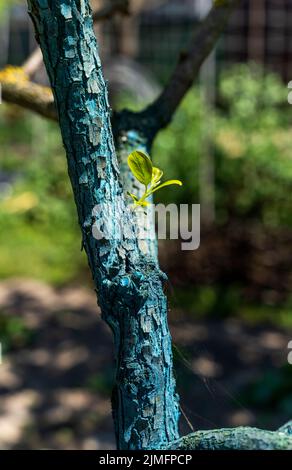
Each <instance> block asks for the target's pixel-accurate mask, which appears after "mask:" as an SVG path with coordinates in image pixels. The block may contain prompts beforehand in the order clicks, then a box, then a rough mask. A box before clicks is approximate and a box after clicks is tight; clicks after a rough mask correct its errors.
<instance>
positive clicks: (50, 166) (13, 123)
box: [0, 65, 292, 314]
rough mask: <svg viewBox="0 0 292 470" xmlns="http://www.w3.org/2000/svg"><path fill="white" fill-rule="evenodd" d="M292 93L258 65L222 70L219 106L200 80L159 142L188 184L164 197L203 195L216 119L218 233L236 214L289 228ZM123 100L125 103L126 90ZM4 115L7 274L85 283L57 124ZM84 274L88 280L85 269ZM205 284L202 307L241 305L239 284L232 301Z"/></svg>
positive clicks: (1, 264) (173, 171)
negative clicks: (207, 138)
mask: <svg viewBox="0 0 292 470" xmlns="http://www.w3.org/2000/svg"><path fill="white" fill-rule="evenodd" d="M286 99H287V90H286V89H285V87H284V85H283V84H282V82H281V81H280V79H279V78H277V76H276V75H273V74H264V73H263V72H262V70H261V69H260V68H258V67H256V66H247V65H240V66H236V67H235V68H232V69H230V70H228V71H226V72H224V73H223V74H222V75H221V77H220V78H219V83H218V96H217V100H218V106H217V107H216V109H215V110H214V111H212V113H209V112H207V108H206V105H205V101H204V95H203V93H202V91H201V89H200V87H199V86H196V87H194V88H193V90H192V91H191V92H190V93H189V94H188V96H187V97H186V98H185V99H184V101H183V103H182V105H181V106H180V108H179V110H178V112H177V114H176V115H175V117H174V120H173V122H172V124H171V125H170V127H169V128H168V129H167V130H164V131H162V132H161V133H160V135H159V136H158V138H157V140H156V142H155V144H154V148H153V155H152V156H153V159H154V162H155V163H156V164H157V165H158V166H159V167H161V168H163V169H164V170H165V171H166V173H167V177H168V178H180V179H181V180H182V181H183V183H184V185H183V187H182V188H179V189H177V188H174V189H173V188H170V189H169V188H165V189H164V190H163V191H161V193H160V194H159V196H158V197H159V201H158V202H164V203H170V202H174V203H177V204H180V203H187V202H189V203H198V202H199V200H200V183H199V173H200V158H201V157H200V155H201V149H202V146H203V145H204V144H203V139H204V137H203V136H204V128H206V127H208V126H210V125H212V135H211V146H212V153H213V155H214V161H215V223H214V227H213V229H212V230H213V231H216V230H217V228H218V227H225V226H228V225H230V224H231V223H232V222H233V221H236V222H237V223H238V224H240V223H242V224H244V225H245V226H246V225H248V224H251V225H252V224H254V223H256V224H257V227H260V229H261V230H262V231H265V230H267V229H270V228H272V229H273V230H274V229H275V230H280V229H282V228H285V229H291V230H292V213H291V205H290V198H289V197H288V195H289V192H290V191H291V188H292V158H291V145H290V132H291V117H290V116H289V113H290V109H289V107H288V106H287V105H286V104H285V100H286ZM121 101H122V103H123V104H125V97H123V98H121ZM128 104H129V103H128ZM0 113H1V114H0V120H1V128H0V129H1V130H0V144H1V149H2V152H1V160H0V164H1V181H0V194H1V205H0V221H1V232H0V276H1V278H3V279H4V278H7V277H9V276H15V275H16V276H24V277H35V278H39V279H42V280H45V281H48V282H50V283H53V284H56V285H62V284H66V283H68V282H72V281H76V282H81V279H83V280H84V273H86V272H87V268H86V260H85V256H84V254H83V253H81V252H79V250H78V249H76V247H78V246H80V234H79V228H78V224H77V221H76V214H75V208H74V202H73V197H72V191H71V188H70V185H69V182H68V176H67V168H66V160H65V157H64V152H63V148H62V144H61V138H60V135H59V130H58V128H57V126H56V125H55V124H53V123H49V122H46V121H44V120H43V119H41V118H39V117H36V116H33V115H32V114H30V113H27V112H24V111H22V110H19V109H17V108H14V107H11V106H9V107H8V106H5V105H2V106H1V109H0ZM211 123H212V124H211ZM216 227H217V228H216ZM8 234H9V236H7V235H8ZM165 249H166V250H167V244H166V245H165ZM242 263H244V253H242ZM85 279H87V282H90V280H89V277H88V275H85ZM83 282H84V281H83ZM182 282H183V280H182ZM225 287H226V286H225ZM202 289H203V290H202V291H201V293H199V294H198V295H199V297H200V298H202V299H205V300H202V302H201V301H200V300H199V298H198V297H197V295H196V296H195V301H196V303H197V305H199V306H200V305H201V304H202V305H203V306H202V309H201V311H202V312H203V313H204V314H207V313H208V312H211V311H213V310H216V311H217V312H218V307H217V303H220V305H221V308H220V311H222V312H224V311H225V314H228V311H229V310H232V309H233V306H234V305H235V306H236V304H238V303H240V302H241V300H240V295H239V294H238V293H235V291H236V288H235V287H234V286H233V287H232V291H230V292H229V291H228V292H227V291H226V295H227V297H228V298H229V299H231V300H230V301H227V305H225V304H226V302H225V303H224V302H223V303H222V295H221V294H219V291H220V289H218V288H217V287H216V286H215V287H210V286H209V287H208V286H207V287H206V288H204V287H203V286H202ZM196 290H197V289H196ZM199 290H200V289H199ZM202 292H203V293H202ZM191 294H192V295H195V289H193V290H192V292H191ZM216 299H218V302H216ZM219 300H220V302H219ZM227 300H228V299H227ZM229 303H231V305H230V306H228V304H229ZM233 304H234V305H233ZM199 310H200V308H199Z"/></svg>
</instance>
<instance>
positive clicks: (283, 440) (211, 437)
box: [168, 421, 292, 450]
mask: <svg viewBox="0 0 292 470" xmlns="http://www.w3.org/2000/svg"><path fill="white" fill-rule="evenodd" d="M291 429H292V421H290V422H289V423H287V424H286V425H285V426H283V427H282V428H280V429H279V430H278V431H263V430H262V429H257V428H250V427H238V428H232V429H224V428H223V429H215V430H210V431H197V432H194V433H192V434H189V435H188V436H185V437H182V438H181V439H178V440H177V441H175V442H173V443H172V444H170V445H169V447H168V448H169V449H172V450H292V435H291Z"/></svg>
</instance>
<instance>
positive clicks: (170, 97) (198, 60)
mask: <svg viewBox="0 0 292 470" xmlns="http://www.w3.org/2000/svg"><path fill="white" fill-rule="evenodd" d="M239 2H240V0H217V1H215V2H214V6H213V7H212V9H211V11H210V13H209V14H208V16H207V17H206V18H205V19H204V20H203V22H202V23H201V24H200V26H199V27H198V28H197V29H196V31H195V32H194V34H193V37H192V39H191V41H190V45H189V47H188V50H187V51H186V52H185V53H182V54H181V56H180V59H179V62H178V64H177V66H176V68H175V69H174V72H173V74H172V76H171V78H170V80H169V82H168V84H167V85H166V87H165V88H164V90H163V91H162V93H161V95H160V96H159V97H158V98H157V99H156V100H155V101H154V102H153V103H152V104H150V106H148V107H147V108H146V109H145V110H143V111H142V112H141V113H138V114H137V113H131V112H129V111H124V112H122V113H120V116H117V119H118V120H120V119H121V120H122V121H123V122H127V121H128V123H127V127H128V128H129V129H130V128H132V129H137V128H138V129H139V128H140V127H141V128H145V127H148V129H149V131H148V132H149V136H150V138H152V139H153V137H155V135H156V133H157V132H158V131H159V130H160V129H162V128H164V127H166V126H167V125H168V124H169V122H170V121H171V119H172V116H173V114H174V113H175V111H176V109H177V108H178V106H179V104H180V102H181V100H182V99H183V97H184V96H185V94H186V93H187V91H188V90H189V89H190V87H191V85H192V84H193V82H194V80H195V79H196V77H197V75H198V72H199V70H200V67H201V65H202V63H203V62H204V60H205V59H206V58H207V56H208V55H209V53H210V52H211V51H212V49H213V48H214V45H215V44H216V42H217V40H218V38H219V36H220V34H221V33H222V31H223V29H224V28H225V26H226V23H227V21H228V19H229V17H230V15H231V13H232V12H233V10H234V9H235V7H236V6H237V5H238V4H239Z"/></svg>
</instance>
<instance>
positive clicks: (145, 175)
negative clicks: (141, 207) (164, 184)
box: [128, 150, 153, 186]
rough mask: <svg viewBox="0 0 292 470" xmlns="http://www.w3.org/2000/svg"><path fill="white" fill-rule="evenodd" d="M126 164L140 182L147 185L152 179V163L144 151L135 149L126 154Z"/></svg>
mask: <svg viewBox="0 0 292 470" xmlns="http://www.w3.org/2000/svg"><path fill="white" fill-rule="evenodd" d="M128 165H129V167H130V169H131V172H132V173H133V175H134V176H135V178H137V180H138V181H140V183H142V184H144V185H145V186H148V184H149V183H151V179H152V168H153V167H152V163H151V160H150V158H149V157H148V155H146V153H144V152H141V151H140V150H135V151H134V152H132V153H130V155H129V156H128Z"/></svg>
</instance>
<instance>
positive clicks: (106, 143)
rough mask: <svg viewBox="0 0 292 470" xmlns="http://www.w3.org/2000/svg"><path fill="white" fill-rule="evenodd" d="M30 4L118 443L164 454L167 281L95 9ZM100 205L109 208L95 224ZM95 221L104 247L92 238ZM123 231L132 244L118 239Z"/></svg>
mask: <svg viewBox="0 0 292 470" xmlns="http://www.w3.org/2000/svg"><path fill="white" fill-rule="evenodd" d="M28 4H29V12H30V15H31V17H32V20H33V23H34V26H35V30H36V37H37V40H38V42H39V44H40V46H41V49H42V52H43V56H44V62H45V65H46V68H47V72H48V75H49V78H50V82H51V85H52V89H53V92H54V96H55V102H56V106H57V110H58V115H59V122H60V127H61V131H62V136H63V142H64V146H65V149H66V153H67V160H68V169H69V175H70V179H71V183H72V187H73V191H74V197H75V202H76V206H77V209H78V217H79V223H80V226H81V230H82V237H83V246H84V248H85V250H86V253H87V255H88V260H89V265H90V268H91V271H92V275H93V279H94V283H95V286H96V289H97V291H98V295H99V303H100V306H101V309H102V316H103V318H104V319H105V320H106V322H107V323H108V324H109V325H110V327H111V328H112V331H113V334H114V342H115V351H116V360H117V375H116V386H115V390H114V393H113V416H114V421H115V430H116V437H117V445H118V448H119V449H151V448H158V449H159V448H162V447H165V446H166V445H167V443H169V442H171V441H173V440H174V439H176V438H177V437H178V417H179V413H178V399H177V396H176V394H175V383H174V379H173V373H172V351H171V338H170V334H169V330H168V325H167V301H166V297H165V295H164V292H163V285H164V283H165V281H166V277H165V275H164V274H163V273H162V272H161V271H160V270H159V268H158V266H157V262H156V260H155V259H153V257H151V256H145V255H143V253H141V250H140V249H139V245H138V243H137V240H136V236H135V235H136V234H135V224H134V223H133V220H132V218H131V214H130V213H129V211H128V210H127V208H126V206H125V201H124V198H123V190H122V187H121V184H120V182H119V167H118V162H117V158H116V154H115V148H114V143H113V137H112V133H111V124H110V108H109V104H108V99H107V90H106V85H105V82H104V79H103V76H102V72H101V64H100V59H99V56H98V50H97V44H96V40H95V36H94V33H93V27H92V18H91V11H90V7H89V2H88V1H87V0H86V1H85V0H75V1H69V0H59V1H56V0H55V1H53V0H30V1H28ZM98 204H104V205H105V206H104V208H105V209H104V211H103V212H102V214H100V213H99V214H98V213H97V214H95V216H93V212H92V211H93V208H94V206H96V205H98ZM95 222H97V223H100V224H101V225H102V226H103V232H107V239H102V240H96V239H95V238H94V237H93V236H92V227H93V224H94V223H95ZM119 223H122V224H123V227H124V228H126V229H127V230H128V236H123V235H121V236H120V237H117V236H116V235H117V229H118V224H119ZM129 237H130V238H129Z"/></svg>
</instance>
